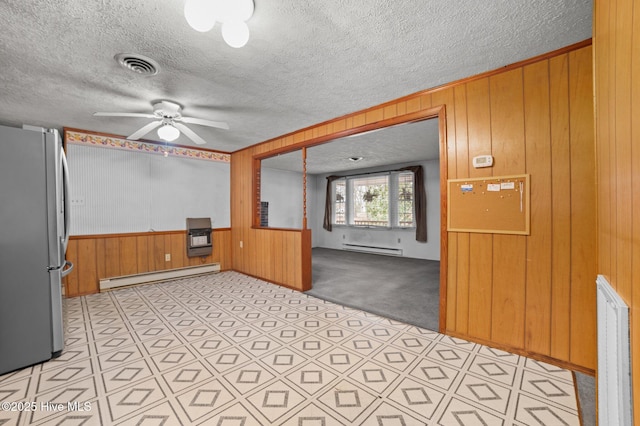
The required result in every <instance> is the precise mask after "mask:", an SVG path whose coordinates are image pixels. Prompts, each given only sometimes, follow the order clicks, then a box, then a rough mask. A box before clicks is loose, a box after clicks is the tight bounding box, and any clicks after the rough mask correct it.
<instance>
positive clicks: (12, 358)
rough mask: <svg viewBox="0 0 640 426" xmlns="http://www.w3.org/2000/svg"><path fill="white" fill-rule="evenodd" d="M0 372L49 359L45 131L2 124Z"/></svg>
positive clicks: (0, 138)
mask: <svg viewBox="0 0 640 426" xmlns="http://www.w3.org/2000/svg"><path fill="white" fill-rule="evenodd" d="M0 152H1V153H2V154H1V155H0V194H2V202H0V374H3V373H6V372H9V371H12V370H15V369H18V368H22V367H25V366H28V365H31V364H35V363H38V362H41V361H44V360H47V359H49V358H51V353H52V339H53V337H52V321H51V318H52V317H51V306H52V304H51V281H50V276H49V275H50V274H49V250H48V244H47V239H48V234H49V233H48V231H49V230H48V214H47V213H48V204H47V177H46V159H45V158H46V156H45V144H44V138H43V134H42V133H38V132H33V131H24V130H22V129H14V128H8V127H1V126H0Z"/></svg>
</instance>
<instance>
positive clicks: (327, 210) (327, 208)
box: [322, 175, 344, 232]
mask: <svg viewBox="0 0 640 426" xmlns="http://www.w3.org/2000/svg"><path fill="white" fill-rule="evenodd" d="M342 177H344V176H334V175H331V176H327V196H326V198H325V201H324V223H323V224H322V227H323V228H324V229H326V230H327V231H329V232H331V229H332V227H331V205H332V204H333V203H332V201H333V200H332V199H331V182H333V181H334V180H336V179H340V178H342Z"/></svg>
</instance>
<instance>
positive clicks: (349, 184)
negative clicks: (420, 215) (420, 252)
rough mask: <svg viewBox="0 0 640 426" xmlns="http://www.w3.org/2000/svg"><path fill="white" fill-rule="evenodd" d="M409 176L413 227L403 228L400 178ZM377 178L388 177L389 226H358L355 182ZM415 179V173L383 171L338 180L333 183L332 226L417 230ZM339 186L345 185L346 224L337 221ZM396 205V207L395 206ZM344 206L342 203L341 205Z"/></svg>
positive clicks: (344, 207)
mask: <svg viewBox="0 0 640 426" xmlns="http://www.w3.org/2000/svg"><path fill="white" fill-rule="evenodd" d="M403 174H404V175H406V174H409V175H411V179H412V180H411V182H412V185H411V189H412V193H411V194H412V195H411V205H412V218H413V221H412V224H411V226H401V225H400V221H399V215H400V214H399V205H400V200H399V192H400V189H399V187H400V182H399V180H400V176H401V175H403ZM376 176H386V177H387V185H388V191H387V209H388V221H387V225H356V224H354V223H353V217H352V216H353V214H352V212H353V199H354V196H353V181H355V180H358V179H363V178H365V177H376ZM414 179H415V176H414V173H413V172H412V171H409V170H401V171H398V170H394V171H381V172H372V173H362V174H357V175H349V176H343V177H340V178H338V179H335V180H334V181H333V182H331V206H332V209H331V225H332V226H337V227H342V228H360V229H362V228H364V229H387V230H391V229H400V230H415V228H416V217H415V216H416V213H415V184H414V183H413V182H414ZM339 184H343V185H344V188H345V189H344V193H345V195H344V198H345V199H344V203H343V209H344V223H338V222H337V221H336V217H337V215H338V214H339V212H338V202H337V199H336V194H337V186H338V185H339ZM394 203H395V205H393V204H394ZM341 204H342V203H341Z"/></svg>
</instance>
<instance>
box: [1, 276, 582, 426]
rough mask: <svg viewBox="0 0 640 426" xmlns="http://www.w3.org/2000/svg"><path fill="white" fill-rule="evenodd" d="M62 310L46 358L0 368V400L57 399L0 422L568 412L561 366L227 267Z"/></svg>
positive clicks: (449, 417)
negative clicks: (58, 341) (57, 346)
mask: <svg viewBox="0 0 640 426" xmlns="http://www.w3.org/2000/svg"><path fill="white" fill-rule="evenodd" d="M64 324H65V327H66V333H65V342H66V346H65V350H64V351H63V353H62V355H61V356H60V357H59V358H57V359H54V360H51V361H49V362H46V363H43V364H41V365H36V366H32V367H28V368H25V369H22V370H19V371H15V372H12V373H9V374H5V375H2V376H0V402H16V403H17V402H19V401H23V402H24V401H33V402H34V403H35V404H36V405H37V407H38V408H40V404H44V405H42V407H47V406H51V405H47V404H62V406H63V408H64V409H62V410H57V411H52V410H45V409H38V410H37V411H31V412H16V411H6V410H5V411H0V425H3V426H4V425H19V426H23V425H31V424H34V425H54V424H56V425H57V424H64V425H67V424H69V425H71V424H78V425H79V424H84V425H103V424H114V425H138V424H140V425H172V424H176V425H184V424H202V425H210V424H213V425H220V426H241V425H242V426H250V425H258V426H265V425H271V424H274V425H292V426H293V425H295V426H328V425H376V426H401V425H425V424H429V425H431V424H433V425H436V424H441V425H447V426H448V425H462V426H469V425H485V426H486V425H505V426H507V425H508V426H512V425H515V426H524V425H570V426H574V425H578V424H579V417H578V412H577V408H576V396H575V390H574V385H573V376H572V375H571V373H570V372H568V371H566V370H563V369H561V368H558V367H556V366H553V365H550V364H547V363H543V362H539V361H534V360H531V359H526V358H523V357H520V356H518V355H514V354H510V353H508V352H504V351H500V350H497V349H493V348H489V347H486V346H482V345H479V344H476V343H471V342H467V341H465V340H462V339H458V338H454V337H450V336H444V335H441V334H438V333H436V332H434V331H430V330H424V329H420V328H418V327H415V326H411V325H408V324H404V323H401V322H398V321H393V320H389V319H386V318H382V317H379V316H377V315H373V314H370V313H367V312H363V311H359V310H356V309H352V308H347V307H343V306H340V305H336V304H333V303H330V302H326V301H323V300H319V299H314V298H313V297H310V296H308V295H306V294H303V293H299V292H296V291H293V290H289V289H286V288H282V287H278V286H275V285H273V284H269V283H266V282H263V281H261V280H259V279H256V278H252V277H248V276H245V275H242V274H239V273H235V272H224V273H219V274H212V275H205V276H200V277H194V278H187V279H181V280H175V281H167V282H163V283H156V284H150V285H144V286H137V287H130V288H124V289H120V290H114V291H111V292H107V293H101V294H95V295H90V296H84V297H78V298H74V299H67V300H65V301H64ZM68 403H72V405H67V404H68ZM74 404H75V405H74ZM84 404H88V405H86V407H89V408H90V410H85V411H80V410H78V409H77V408H78V407H85V405H84ZM55 406H56V407H57V405H55ZM73 407H76V409H75V410H73V409H72V408H73Z"/></svg>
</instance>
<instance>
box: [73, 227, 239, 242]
mask: <svg viewBox="0 0 640 426" xmlns="http://www.w3.org/2000/svg"><path fill="white" fill-rule="evenodd" d="M212 229H213V232H216V231H231V228H212ZM186 232H187V230H186V229H182V230H175V231H151V232H127V233H121V234H93V235H71V236H70V237H69V239H70V240H95V239H96V238H121V237H146V236H149V235H172V234H185V233H186Z"/></svg>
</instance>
